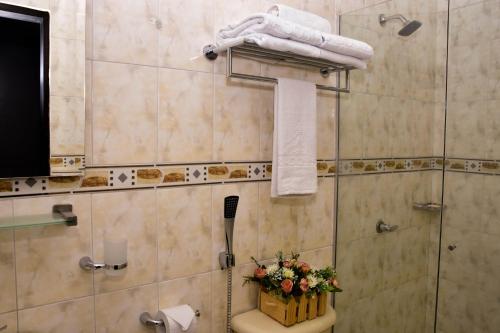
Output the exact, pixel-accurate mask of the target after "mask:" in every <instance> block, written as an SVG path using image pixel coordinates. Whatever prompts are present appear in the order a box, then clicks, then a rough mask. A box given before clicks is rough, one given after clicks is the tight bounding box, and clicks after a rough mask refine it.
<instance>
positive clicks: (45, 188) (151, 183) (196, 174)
mask: <svg viewBox="0 0 500 333" xmlns="http://www.w3.org/2000/svg"><path fill="white" fill-rule="evenodd" d="M59 163H60V161H59ZM317 168H318V176H320V177H333V176H334V175H335V171H336V166H335V161H318V164H317ZM271 173H272V165H271V162H270V161H262V162H238V163H236V162H235V163H203V164H179V165H146V166H110V167H88V168H86V169H85V174H84V175H83V176H79V175H70V176H68V174H65V175H64V176H60V175H57V176H53V177H36V178H16V179H4V180H0V197H9V196H21V195H34V194H48V193H61V192H75V193H77V192H87V191H109V190H121V189H133V188H156V187H168V186H181V185H184V186H185V185H196V184H222V183H233V182H253V181H265V180H270V179H271Z"/></svg>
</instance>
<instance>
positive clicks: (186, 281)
mask: <svg viewBox="0 0 500 333" xmlns="http://www.w3.org/2000/svg"><path fill="white" fill-rule="evenodd" d="M211 280H212V278H211V274H210V273H206V274H200V275H194V276H191V277H188V278H182V279H176V280H170V281H166V282H162V283H160V285H159V300H160V303H159V304H160V307H159V308H160V309H164V308H168V307H171V306H177V305H181V304H188V305H189V306H191V307H192V308H193V310H195V311H196V310H199V311H200V314H201V315H200V317H197V318H196V323H192V324H191V326H190V330H191V331H193V332H200V333H210V332H211V331H210V326H211V321H212V311H213V309H214V307H213V306H211V292H212V289H211V285H212V282H211ZM218 292H219V293H220V290H219V291H218ZM219 320H220V318H219Z"/></svg>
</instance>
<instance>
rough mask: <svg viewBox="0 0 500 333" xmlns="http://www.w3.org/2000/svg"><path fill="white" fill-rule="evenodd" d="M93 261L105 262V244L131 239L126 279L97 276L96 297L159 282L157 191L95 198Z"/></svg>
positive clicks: (124, 275) (128, 249)
mask: <svg viewBox="0 0 500 333" xmlns="http://www.w3.org/2000/svg"><path fill="white" fill-rule="evenodd" d="M92 224H93V230H92V234H93V259H94V260H95V261H97V262H102V261H103V260H104V240H105V239H106V238H109V239H111V240H113V239H123V238H125V239H127V241H128V247H127V261H128V267H127V268H126V270H125V271H124V272H123V273H122V275H120V276H118V277H115V276H108V275H106V274H105V273H104V272H96V273H95V274H94V283H95V291H96V293H103V292H109V291H113V290H118V289H123V288H129V287H133V286H137V285H142V284H146V283H151V282H154V281H156V271H157V265H156V262H157V246H156V239H157V227H156V198H155V192H154V190H142V191H124V192H108V193H97V194H93V195H92Z"/></svg>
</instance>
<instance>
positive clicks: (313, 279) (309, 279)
mask: <svg viewBox="0 0 500 333" xmlns="http://www.w3.org/2000/svg"><path fill="white" fill-rule="evenodd" d="M307 284H308V285H309V287H310V288H314V287H316V286H317V285H318V279H317V278H316V277H315V276H313V275H308V276H307Z"/></svg>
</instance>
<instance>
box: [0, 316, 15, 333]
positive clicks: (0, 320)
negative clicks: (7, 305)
mask: <svg viewBox="0 0 500 333" xmlns="http://www.w3.org/2000/svg"><path fill="white" fill-rule="evenodd" d="M0 325H2V326H3V325H7V328H6V329H5V330H4V331H3V332H4V333H17V312H7V313H4V314H0Z"/></svg>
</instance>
